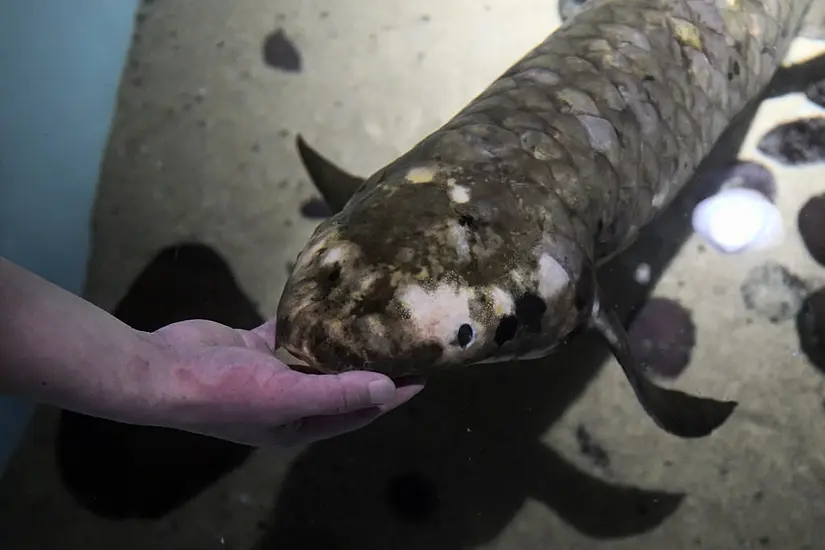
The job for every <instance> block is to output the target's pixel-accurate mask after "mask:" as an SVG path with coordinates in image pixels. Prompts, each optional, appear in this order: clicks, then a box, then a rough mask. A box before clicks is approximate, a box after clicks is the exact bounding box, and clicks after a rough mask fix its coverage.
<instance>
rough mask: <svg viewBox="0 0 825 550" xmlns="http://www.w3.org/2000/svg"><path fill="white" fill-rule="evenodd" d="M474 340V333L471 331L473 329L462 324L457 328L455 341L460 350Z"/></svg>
mask: <svg viewBox="0 0 825 550" xmlns="http://www.w3.org/2000/svg"><path fill="white" fill-rule="evenodd" d="M474 339H475V331H473V327H471V326H470V325H468V324H467V323H464V324H463V325H461V326H460V327H458V334H457V335H456V340H457V341H458V345H459V346H461V347H462V348H466V347H467V346H469V345H470V344H472V343H473V340H474Z"/></svg>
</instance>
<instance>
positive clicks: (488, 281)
mask: <svg viewBox="0 0 825 550" xmlns="http://www.w3.org/2000/svg"><path fill="white" fill-rule="evenodd" d="M419 176H420V177H421V178H422V179H425V180H426V181H419V182H417V183H415V182H410V179H411V178H410V177H409V175H407V176H406V177H404V178H389V179H385V180H384V181H383V182H382V184H380V185H377V184H374V183H373V184H370V182H368V183H367V185H365V186H364V187H362V188H361V189H360V190H359V191H358V193H356V195H355V196H353V198H352V199H351V200H350V201H349V202H348V203H347V204H346V206H345V207H344V208H343V209H342V210H341V211H340V212H339V213H337V214H335V215H334V216H332V217H331V218H328V219H327V220H325V221H324V222H322V223H321V224H319V226H318V227H317V228H316V229H315V231H314V232H313V234H312V235H311V237H310V239H309V241H308V242H307V244H306V246H305V247H304V249H303V250H302V251H301V252H300V254H299V255H298V257H297V258H296V261H295V265H294V268H293V271H292V273H291V274H290V276H289V278H288V280H287V283H286V285H285V288H284V292H283V294H282V296H281V300H280V302H279V305H278V311H277V321H276V322H277V327H278V343H279V345H281V346H283V347H284V348H285V349H286V350H287V351H289V352H290V353H291V354H292V355H294V356H296V357H298V358H299V359H301V360H303V361H306V362H307V363H308V364H309V365H310V366H311V367H313V368H315V369H316V370H318V371H320V372H341V371H345V370H356V369H357V370H361V369H367V370H373V371H377V372H384V373H386V374H388V375H390V376H403V375H407V374H418V373H430V372H433V371H435V370H440V369H443V368H446V367H454V366H461V365H468V364H475V363H488V362H497V361H504V360H512V359H520V358H524V359H530V358H534V357H538V356H541V355H545V354H547V353H549V352H550V351H551V350H552V348H553V347H555V346H556V345H557V344H558V343H559V342H560V341H561V340H562V339H563V338H564V337H565V336H566V335H567V334H569V333H570V332H571V331H572V330H573V329H574V328H575V327H576V326H577V325H580V324H581V321H582V319H583V312H584V311H585V310H586V313H589V309H588V307H589V306H588V304H589V303H590V302H588V301H587V300H589V299H590V296H591V295H592V288H593V284H592V281H587V282H584V283H583V282H582V279H583V278H584V279H588V278H589V279H592V272H591V271H588V270H586V269H583V266H584V267H586V265H588V263H587V261H586V254H585V253H584V252H583V251H582V250H580V249H579V248H578V247H577V246H575V245H574V243H573V242H572V241H570V240H568V239H565V238H559V237H557V236H548V235H546V234H545V233H546V232H545V231H544V229H545V228H546V227H547V223H546V222H547V220H543V219H537V218H536V216H539V215H540V214H538V213H537V212H538V211H533V210H530V208H528V207H524V206H523V204H524V202H523V201H521V200H520V199H519V198H518V197H517V196H516V195H515V194H513V193H508V192H502V191H501V186H500V185H499V186H492V185H487V186H485V185H482V184H481V182H479V178H469V177H468V176H466V175H464V176H463V177H462V176H461V175H460V174H457V175H454V176H453V177H446V176H443V177H441V178H440V180H436V179H435V178H434V177H429V176H427V175H426V174H425V175H419ZM430 176H432V175H430ZM427 178H429V179H427ZM462 181H463V182H464V183H461V182H462ZM552 233H553V232H551V234H552Z"/></svg>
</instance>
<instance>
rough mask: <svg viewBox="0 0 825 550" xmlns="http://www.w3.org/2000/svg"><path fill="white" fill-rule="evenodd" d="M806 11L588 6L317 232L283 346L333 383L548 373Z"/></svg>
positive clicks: (741, 4) (296, 283) (624, 2)
mask: <svg viewBox="0 0 825 550" xmlns="http://www.w3.org/2000/svg"><path fill="white" fill-rule="evenodd" d="M810 3H811V2H810V0H760V1H755V0H594V1H592V2H591V3H589V4H587V7H586V8H585V9H584V10H582V11H581V12H579V13H577V14H576V16H575V17H573V18H571V19H570V20H568V21H567V22H566V23H565V24H564V25H563V26H562V27H560V28H559V29H558V30H556V31H555V32H554V33H553V34H552V35H550V36H549V37H548V38H547V39H546V40H545V41H544V42H542V43H541V44H540V45H539V46H537V47H536V48H535V49H534V50H533V51H531V52H530V53H529V54H527V56H525V57H524V58H523V59H522V60H520V61H519V62H518V63H516V64H515V65H514V66H513V67H512V68H510V69H509V70H508V71H506V72H505V73H504V74H503V75H502V76H501V77H500V78H499V79H497V80H496V81H495V82H494V83H493V84H492V85H491V86H490V87H489V88H487V89H486V90H485V91H484V92H482V93H481V94H480V95H479V96H478V97H477V98H476V99H474V100H473V101H472V102H471V103H470V104H469V105H468V106H467V107H466V108H464V109H463V110H462V111H460V112H459V113H458V114H457V115H456V116H455V117H454V118H453V119H452V120H450V121H449V122H447V123H446V124H445V125H444V126H443V127H441V128H440V129H438V130H436V131H435V132H433V133H432V134H431V135H429V136H427V137H426V138H424V139H423V140H422V141H420V142H419V143H418V144H417V145H415V146H414V147H413V148H412V149H411V150H410V151H409V152H407V153H406V154H404V155H403V156H401V157H400V158H398V159H397V160H395V161H393V162H391V163H390V164H388V165H387V166H385V167H384V168H382V169H381V170H379V171H378V172H377V173H375V174H373V175H372V176H371V177H370V178H369V179H368V180H367V181H366V182H365V183H364V184H363V185H361V186H360V188H359V189H358V191H357V192H356V193H355V194H354V195H353V196H352V198H351V199H350V200H349V202H347V203H346V205H345V206H344V208H343V209H341V211H340V212H338V213H337V214H335V215H334V216H332V217H331V218H329V219H328V220H326V221H325V222H323V223H321V224H320V225H319V226H318V227H317V228H316V230H315V232H314V233H313V235H312V236H311V238H310V240H309V242H308V244H307V246H306V247H305V249H304V250H303V251H302V252H301V254H300V255H299V256H298V258H297V261H296V265H295V268H294V271H293V273H292V275H291V276H290V278H289V280H288V282H287V284H286V287H285V290H284V293H283V296H282V298H281V301H280V303H279V307H278V312H277V322H278V333H279V336H278V338H279V343H280V344H281V345H283V346H284V347H285V348H286V349H287V350H288V351H289V352H291V353H292V354H294V355H295V356H297V357H299V358H301V359H302V360H304V361H306V362H307V363H308V364H309V365H311V366H312V367H314V368H316V369H318V370H319V371H322V372H340V371H342V370H349V369H369V370H374V371H379V372H384V373H387V374H389V375H391V376H401V375H405V374H412V373H425V374H426V373H430V372H433V371H434V370H438V369H441V368H445V367H451V366H459V365H466V364H472V363H480V362H494V361H503V360H510V359H527V358H535V357H540V356H543V355H546V354H548V353H549V352H550V351H552V349H553V348H554V347H556V346H557V345H558V344H559V343H560V342H561V341H563V340H564V339H565V338H567V337H568V336H570V335H571V334H572V333H573V332H575V331H576V330H577V329H580V328H582V327H583V326H585V325H586V324H587V322H588V319H590V318H591V317H592V316H593V315H594V312H595V311H598V310H599V304H598V287H597V284H596V281H595V278H594V272H595V267H596V266H598V265H600V264H601V263H603V262H605V261H606V260H607V259H609V258H611V257H612V256H614V255H615V254H617V253H618V252H620V251H621V250H623V249H625V248H626V247H627V246H628V245H629V244H631V243H632V242H633V241H634V239H635V238H636V236H637V234H638V231H639V229H640V228H641V227H643V226H644V225H646V224H647V223H649V222H650V221H651V220H652V219H653V218H654V217H655V216H656V215H657V214H658V213H659V212H660V211H661V210H662V209H664V208H665V207H666V206H667V205H668V204H669V203H670V202H671V201H672V199H673V198H674V197H675V196H676V194H677V193H678V192H679V191H680V190H681V188H682V187H683V185H684V184H685V183H686V182H687V181H688V180H689V178H690V177H691V176H692V175H693V173H694V171H695V169H696V168H697V166H698V164H699V163H700V161H701V160H702V159H703V158H704V157H705V156H706V155H707V154H708V153H709V152H710V150H711V148H712V147H713V145H714V144H715V142H716V140H717V139H718V138H719V137H720V135H721V134H722V132H723V130H724V129H725V128H726V127H727V126H728V124H729V123H730V122H731V120H732V119H733V118H734V117H735V115H737V114H738V113H739V112H740V111H742V110H743V108H744V107H745V106H746V105H747V104H748V102H750V101H752V100H754V99H756V98H757V97H758V95H759V94H760V92H761V91H762V90H763V89H764V88H765V86H766V84H767V83H768V81H769V80H770V78H771V76H772V75H773V74H774V72H775V71H776V69H777V68H778V67H779V65H780V63H781V61H782V59H783V58H784V56H785V53H786V52H787V50H788V47H789V45H790V43H791V41H792V39H793V38H794V37H795V36H796V34H797V33H798V31H799V29H800V27H801V24H802V21H803V17H804V15H805V12H806V10H807V9H808V7H809V4H810ZM601 309H602V310H605V308H604V307H602V308H601ZM610 322H611V321H610V319H604V318H603V319H600V320H598V321H597V322H596V323H595V324H596V325H597V326H602V325H604V324H605V323H607V324H610ZM615 348H616V346H615V345H614V346H613V350H614V353H616V352H617V350H616V349H615ZM620 351H621V350H620ZM621 355H622V354H621V352H619V353H617V356H621ZM628 361H629V360H628ZM620 362H621V361H620ZM626 372H627V369H626ZM631 382H633V381H632V380H631ZM634 387H635V386H634Z"/></svg>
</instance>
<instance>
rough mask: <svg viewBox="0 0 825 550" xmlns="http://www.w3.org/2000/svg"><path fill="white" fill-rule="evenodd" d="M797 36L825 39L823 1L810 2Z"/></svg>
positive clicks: (824, 5)
mask: <svg viewBox="0 0 825 550" xmlns="http://www.w3.org/2000/svg"><path fill="white" fill-rule="evenodd" d="M799 36H801V37H803V38H809V39H811V40H825V2H822V0H814V1H813V2H811V7H810V9H809V10H808V13H807V15H806V16H805V20H804V21H803V23H802V30H801V31H800V32H799Z"/></svg>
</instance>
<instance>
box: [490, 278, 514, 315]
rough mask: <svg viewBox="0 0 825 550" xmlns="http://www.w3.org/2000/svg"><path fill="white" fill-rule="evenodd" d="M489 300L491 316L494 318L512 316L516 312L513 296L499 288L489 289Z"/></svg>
mask: <svg viewBox="0 0 825 550" xmlns="http://www.w3.org/2000/svg"><path fill="white" fill-rule="evenodd" d="M490 298H491V299H492V301H493V314H494V315H495V316H496V317H503V316H505V315H512V314H513V313H514V312H515V311H516V302H515V300H513V295H512V294H510V293H509V292H507V291H505V290H504V289H502V288H501V287H499V286H494V287H492V288H491V289H490Z"/></svg>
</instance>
